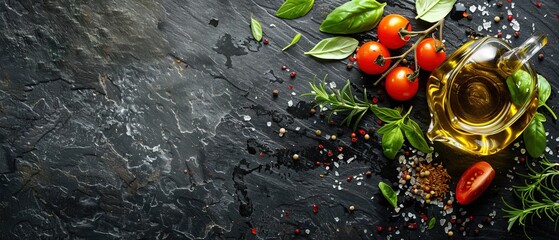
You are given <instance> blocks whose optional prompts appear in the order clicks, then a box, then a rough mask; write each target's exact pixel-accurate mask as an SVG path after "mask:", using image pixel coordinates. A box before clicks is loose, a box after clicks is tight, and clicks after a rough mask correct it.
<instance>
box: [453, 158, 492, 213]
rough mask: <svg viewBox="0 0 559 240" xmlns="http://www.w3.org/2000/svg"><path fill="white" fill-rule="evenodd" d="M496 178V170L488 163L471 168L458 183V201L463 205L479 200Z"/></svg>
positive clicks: (476, 164) (479, 163) (483, 162)
mask: <svg viewBox="0 0 559 240" xmlns="http://www.w3.org/2000/svg"><path fill="white" fill-rule="evenodd" d="M494 177H495V170H493V167H491V165H490V164H489V163H487V162H486V161H481V162H477V163H475V164H474V165H472V166H470V167H469V168H468V169H467V170H466V171H465V172H464V173H462V176H461V177H460V180H459V181H458V185H457V186H456V200H458V202H459V203H460V204H462V205H466V204H469V203H471V202H473V201H474V200H476V199H477V198H479V196H481V195H482V194H483V192H485V189H487V187H489V184H491V182H492V181H493V178H494Z"/></svg>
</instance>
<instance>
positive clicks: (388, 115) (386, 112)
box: [371, 107, 402, 123]
mask: <svg viewBox="0 0 559 240" xmlns="http://www.w3.org/2000/svg"><path fill="white" fill-rule="evenodd" d="M371 110H372V111H373V113H374V114H375V116H376V117H378V119H380V120H382V121H383V122H387V123H389V122H394V121H398V120H400V119H402V114H400V112H399V111H398V110H395V109H392V108H383V107H372V108H371Z"/></svg>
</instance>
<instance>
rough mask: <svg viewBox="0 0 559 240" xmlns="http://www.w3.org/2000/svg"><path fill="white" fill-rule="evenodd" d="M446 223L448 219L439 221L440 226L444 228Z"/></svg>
mask: <svg viewBox="0 0 559 240" xmlns="http://www.w3.org/2000/svg"><path fill="white" fill-rule="evenodd" d="M445 223H446V219H444V218H441V220H439V224H441V227H442V226H444V224H445Z"/></svg>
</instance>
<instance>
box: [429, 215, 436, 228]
mask: <svg viewBox="0 0 559 240" xmlns="http://www.w3.org/2000/svg"><path fill="white" fill-rule="evenodd" d="M436 223H437V220H436V219H435V217H432V218H431V219H429V224H428V225H427V229H429V230H431V229H433V228H434V227H435V224H436Z"/></svg>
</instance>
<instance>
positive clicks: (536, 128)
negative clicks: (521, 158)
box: [522, 113, 547, 158]
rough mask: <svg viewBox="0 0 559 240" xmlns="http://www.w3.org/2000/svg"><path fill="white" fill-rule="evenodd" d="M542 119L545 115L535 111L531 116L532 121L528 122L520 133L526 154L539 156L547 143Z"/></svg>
mask: <svg viewBox="0 0 559 240" xmlns="http://www.w3.org/2000/svg"><path fill="white" fill-rule="evenodd" d="M542 118H543V121H542ZM544 121H545V116H544V115H543V114H541V113H536V115H535V116H534V117H533V118H532V121H531V122H530V123H529V124H528V127H527V128H526V130H524V133H522V138H523V139H524V144H525V145H526V150H527V151H528V154H530V156H532V157H534V158H537V157H539V156H541V155H542V154H543V153H544V151H545V147H546V145H547V143H546V137H545V128H544V126H543V124H542V122H544Z"/></svg>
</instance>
